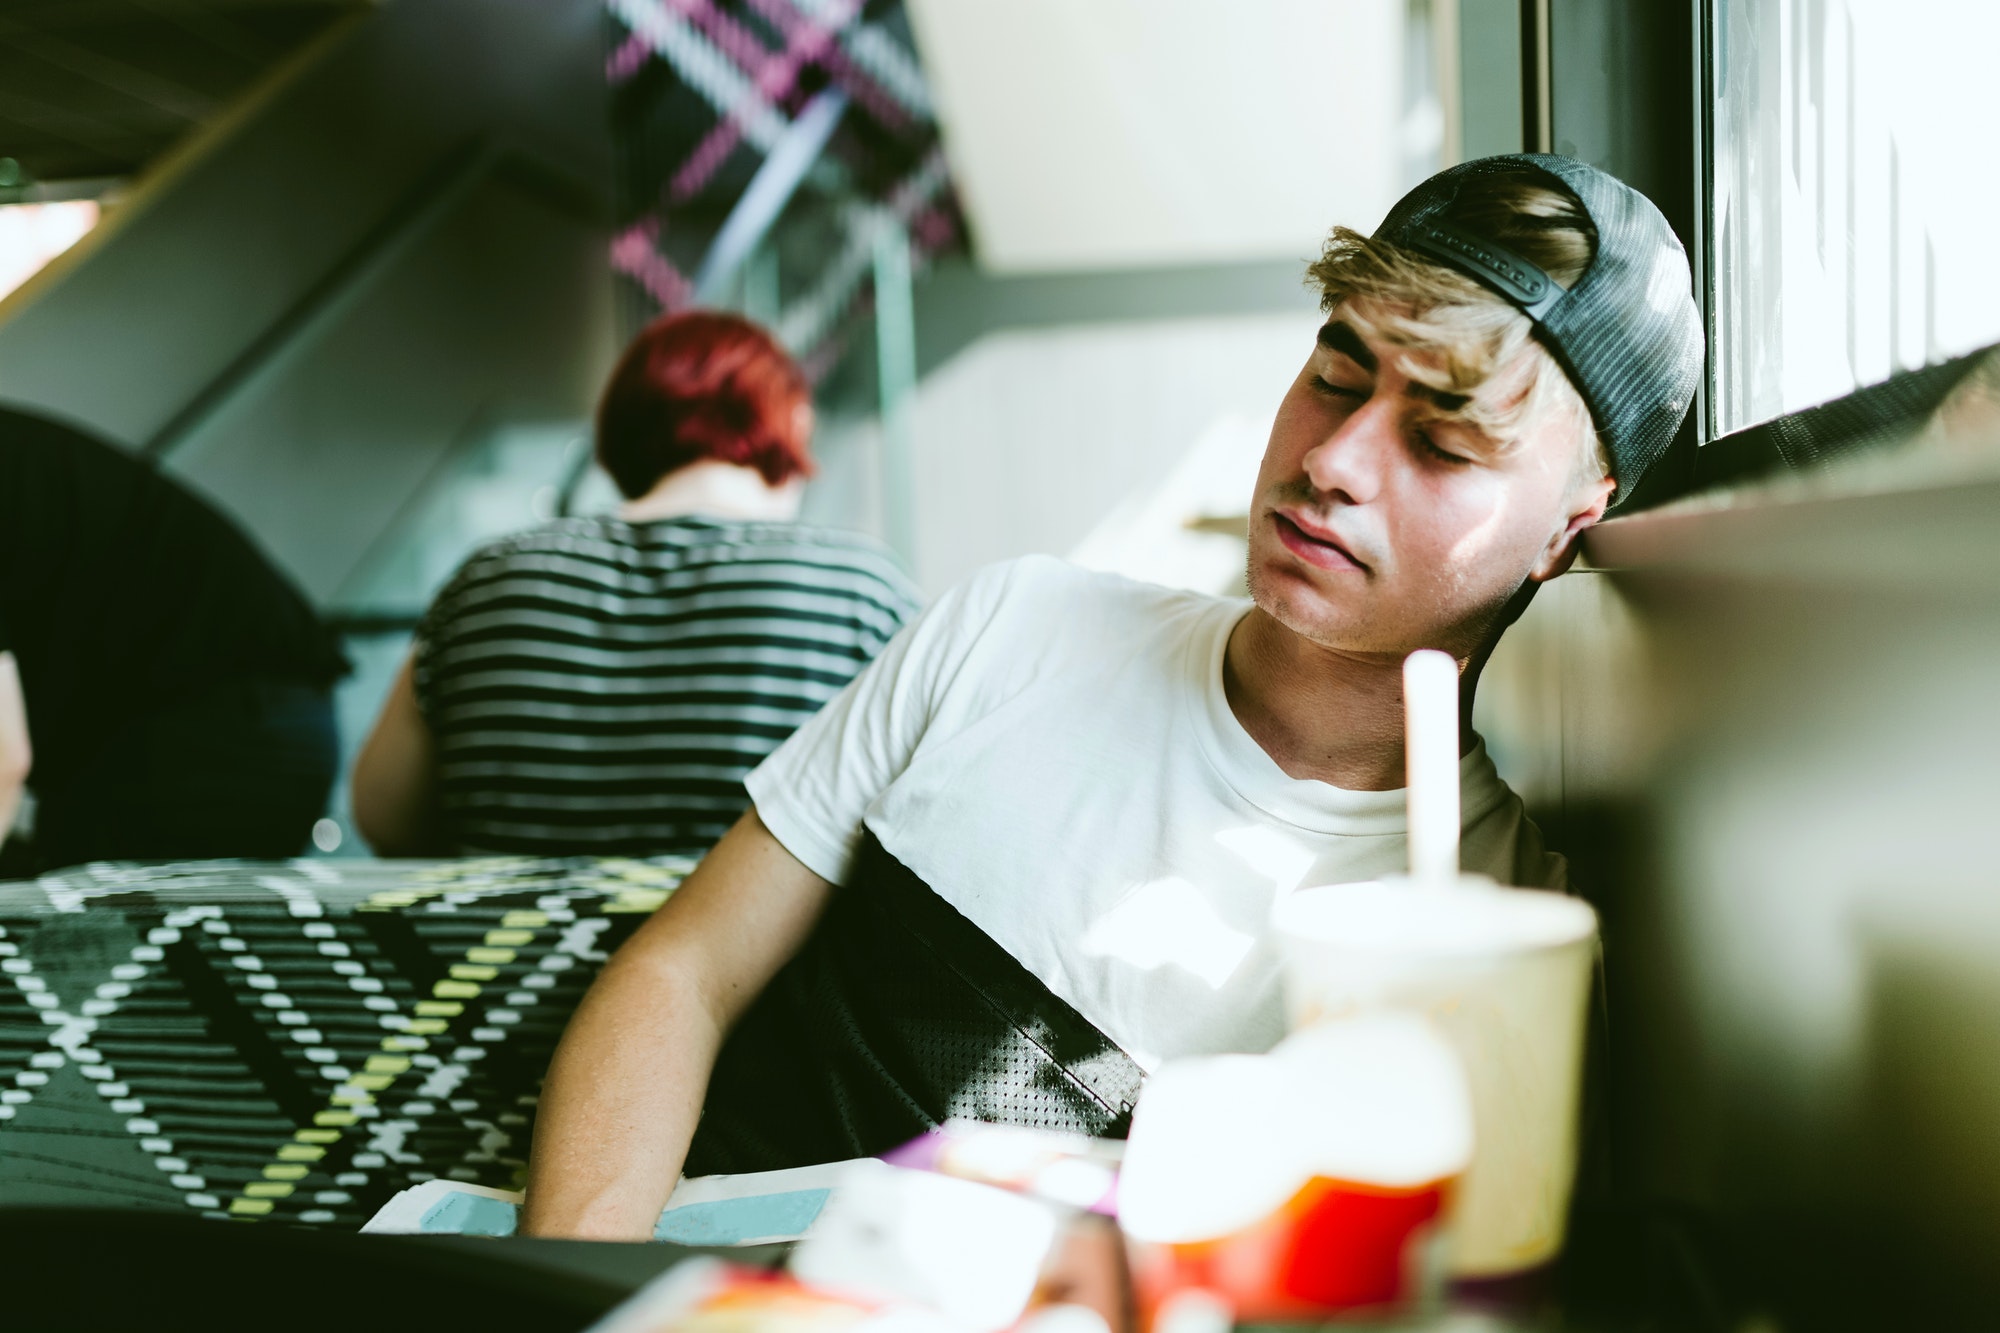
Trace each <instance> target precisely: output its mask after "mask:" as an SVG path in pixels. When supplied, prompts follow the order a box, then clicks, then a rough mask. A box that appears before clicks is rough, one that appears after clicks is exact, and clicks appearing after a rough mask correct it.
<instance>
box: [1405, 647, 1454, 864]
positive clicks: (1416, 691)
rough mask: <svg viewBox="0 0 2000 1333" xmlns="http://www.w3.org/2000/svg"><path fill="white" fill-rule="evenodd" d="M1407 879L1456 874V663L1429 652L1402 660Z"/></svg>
mask: <svg viewBox="0 0 2000 1333" xmlns="http://www.w3.org/2000/svg"><path fill="white" fill-rule="evenodd" d="M1403 752H1404V762H1405V763H1406V764H1408V766H1409V767H1408V773H1409V776H1408V787H1409V817H1410V877H1411V878H1412V879H1418V880H1427V881H1430V882H1432V883H1443V882H1445V881H1447V880H1451V879H1455V878H1457V876H1458V663H1456V662H1454V661H1452V660H1451V658H1450V656H1449V655H1447V654H1445V653H1441V652H1438V651H1437V650H1436V649H1433V648H1423V649H1419V650H1418V651H1417V652H1414V653H1411V654H1410V655H1409V656H1408V657H1406V658H1404V659H1403Z"/></svg>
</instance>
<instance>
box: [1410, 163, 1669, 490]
mask: <svg viewBox="0 0 2000 1333" xmlns="http://www.w3.org/2000/svg"><path fill="white" fill-rule="evenodd" d="M1524 168H1526V169H1528V170H1529V171H1531V172H1539V173H1541V174H1543V175H1547V176H1553V177H1554V178H1555V179H1556V181H1557V182H1558V183H1560V184H1561V185H1562V186H1563V187H1565V188H1566V189H1567V190H1568V191H1569V192H1570V193H1571V194H1573V195H1575V196H1576V198H1577V199H1578V200H1579V201H1580V202H1581V203H1582V204H1583V211H1584V212H1585V213H1586V214H1587V215H1588V216H1589V218H1590V221H1591V224H1592V225H1593V226H1595V227H1596V228H1597V253H1596V255H1595V257H1593V258H1592V260H1591V261H1590V267H1589V268H1587V269H1585V270H1584V273H1583V276H1582V277H1581V278H1579V279H1577V281H1576V283H1575V284H1574V285H1573V286H1571V287H1570V288H1569V290H1567V291H1565V290H1563V288H1562V287H1561V286H1560V285H1559V284H1558V283H1557V282H1556V281H1555V280H1554V279H1552V278H1550V277H1549V275H1548V274H1546V273H1544V272H1543V271H1542V270H1541V269H1540V268H1538V267H1536V266H1535V265H1534V264H1531V263H1529V262H1528V261H1527V260H1526V259H1523V258H1522V257H1521V256H1520V255H1518V254H1515V253H1514V252H1513V251H1512V250H1509V249H1508V248H1506V247H1505V246H1503V245H1500V244H1498V243H1497V242H1495V241H1493V240H1491V239H1490V238H1487V237H1484V236H1480V235H1478V234H1476V233H1475V232H1473V231H1472V230H1470V229H1468V228H1467V227H1465V226H1463V225H1461V224H1460V223H1458V222H1456V221H1454V220H1452V218H1451V216H1450V215H1451V212H1452V207H1451V206H1452V202H1453V201H1454V200H1455V199H1457V198H1458V192H1459V188H1460V186H1462V185H1463V184H1464V183H1465V182H1466V181H1467V180H1468V179H1470V178H1472V177H1474V176H1477V175H1482V174H1492V173H1507V174H1515V175H1519V174H1521V173H1522V171H1523V169H1524ZM1375 239H1376V240H1378V241H1386V242H1388V243H1389V244H1391V245H1397V246H1401V247H1403V248H1404V249H1407V250H1414V251H1416V252H1418V253H1419V254H1422V255H1423V256H1424V257H1425V258H1427V259H1431V260H1434V261H1436V262H1438V263H1441V264H1444V265H1446V266H1447V267H1450V268H1454V269H1457V270H1458V271H1459V272H1461V273H1463V274H1465V275H1466V276H1467V277H1469V278H1472V279H1473V280H1475V281H1476V282H1479V283H1480V284H1482V285H1483V286H1485V287H1487V288H1488V289H1490V290H1491V291H1493V292H1495V293H1497V294H1498V295H1500V296H1501V297H1503V298H1505V299H1506V300H1507V301H1509V302H1511V303H1512V304H1513V305H1514V306H1516V307H1517V308H1518V309H1519V310H1520V311H1521V313H1523V314H1525V315H1526V316H1527V317H1528V318H1529V319H1531V320H1533V321H1534V325H1535V331H1536V333H1537V334H1538V335H1539V336H1540V338H1541V341H1542V344H1543V345H1544V346H1546V347H1547V348H1548V349H1549V351H1550V352H1551V353H1552V354H1553V355H1554V356H1555V358H1556V361H1557V362H1558V363H1559V364H1560V365H1561V366H1562V368H1563V369H1564V371H1566V372H1567V373H1568V375H1569V378H1570V382H1571V383H1572V384H1574V385H1575V386H1576V388H1577V392H1578V393H1580V394H1581V395H1582V396H1583V401H1584V403H1585V405H1586V406H1588V407H1589V408H1590V416H1591V420H1592V422H1593V423H1594V424H1595V425H1596V427H1597V432H1598V436H1599V438H1600V439H1602V440H1603V441H1604V445H1605V448H1606V449H1607V450H1608V451H1609V453H1610V455H1611V466H1612V476H1613V477H1614V478H1615V480H1616V481H1617V483H1618V489H1617V491H1616V492H1615V493H1614V494H1613V495H1612V503H1614V504H1616V503H1618V502H1619V501H1621V500H1623V499H1625V497H1626V496H1628V495H1630V494H1631V493H1632V487H1633V486H1634V485H1636V484H1637V483H1638V481H1639V478H1640V477H1641V476H1643V475H1644V474H1645V471H1646V469H1647V468H1649V467H1651V466H1652V465H1653V463H1654V461H1655V460H1656V459H1658V458H1659V456H1660V455H1661V454H1662V453H1664V452H1665V451H1666V447H1667V444H1668V442H1669V441H1670V440H1672V439H1673V437H1674V432H1675V431H1676V430H1679V429H1680V424H1681V419H1682V418H1683V417H1685V416H1686V415H1687V409H1688V404H1689V403H1690V402H1692V401H1693V399H1694V391H1695V385H1696V383H1697V382H1698V381H1699V379H1700V377H1701V366H1702V334H1701V317H1700V315H1699V314H1698V313H1697V312H1696V310H1695V304H1694V296H1693V294H1692V286H1693V284H1692V282H1691V280H1690V277H1689V270H1688V261H1687V252H1686V251H1684V250H1682V249H1681V243H1680V241H1679V240H1678V239H1677V238H1676V237H1675V236H1674V233H1673V229H1672V228H1671V227H1669V226H1668V225H1667V220H1666V218H1664V217H1662V216H1661V215H1660V210H1659V209H1657V208H1655V207H1653V202H1652V200H1650V199H1648V198H1646V196H1645V195H1643V194H1640V193H1639V192H1638V191H1637V190H1635V189H1633V188H1632V187H1631V186H1629V185H1627V184H1625V182H1623V181H1621V180H1619V179H1618V178H1617V177H1616V176H1612V175H1610V174H1609V173H1607V172H1603V171H1599V170H1598V169H1597V168H1596V167H1593V166H1590V165H1588V164H1586V163H1583V162H1578V161H1577V160H1576V159H1574V158H1568V157H1554V156H1551V155H1549V154H1546V153H1509V154H1506V155H1505V156H1501V157H1484V158H1480V159H1478V160H1477V161H1473V162H1464V163H1461V164H1460V165H1458V166H1455V167H1451V168H1449V169H1447V170H1445V171H1441V172H1439V173H1438V174H1437V175H1435V176H1433V177H1431V178H1430V179H1429V180H1427V181H1425V182H1424V183H1423V184H1422V185H1419V186H1418V187H1417V188H1416V189H1414V190H1412V191H1410V192H1409V193H1408V194H1407V195H1404V196H1403V198H1402V200H1401V202H1399V203H1398V204H1397V205H1396V206H1395V207H1394V208H1392V209H1390V210H1389V216H1388V217H1386V218H1384V219H1383V220H1382V225H1381V226H1380V227H1378V228H1376V229H1375Z"/></svg>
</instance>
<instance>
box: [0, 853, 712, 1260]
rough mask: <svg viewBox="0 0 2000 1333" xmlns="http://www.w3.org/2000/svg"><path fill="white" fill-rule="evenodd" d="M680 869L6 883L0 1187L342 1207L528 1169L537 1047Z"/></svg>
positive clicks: (354, 870)
mask: <svg viewBox="0 0 2000 1333" xmlns="http://www.w3.org/2000/svg"><path fill="white" fill-rule="evenodd" d="M687 869H688V863H686V862H679V861H664V860H662V861H632V860H560V861H557V860H527V859H514V858H508V859H490V860H475V861H451V862H435V863H431V862H415V861H386V862H378V861H295V862H278V863H259V862H203V863H191V864H182V865H150V866H133V865H94V866H86V867H82V868H79V869H76V870H71V871H65V872H63V873H61V874H57V875H51V876H48V877H45V878H43V879H41V880H38V881H33V882H23V883H15V884H0V1205H5V1204H28V1203H39V1204H77V1205H98V1206H107V1205H108V1206H132V1207H147V1208H164V1209H176V1210H183V1211H193V1212H197V1213H203V1214H210V1215H217V1216H229V1217H237V1218H260V1219H270V1220H283V1221H289V1222H306V1223H318V1224H323V1225H330V1226H338V1227H350V1228H351V1227H357V1226H359V1225H360V1224H361V1223H362V1222H363V1221H365V1220H366V1219H367V1218H368V1217H369V1215H370V1214H372V1213H373V1212H374V1211H375V1209H376V1208H377V1207H378V1206H380V1205H381V1204H382V1203H383V1202H384V1201H385V1200H387V1199H388V1198H389V1196H391V1195H392V1194H394V1193H396V1192H397V1191H398V1190H401V1189H404V1188H406V1187H407V1186H409V1185H411V1184H414V1183H416V1182H417V1181H420V1180H425V1179H429V1178H431V1177H435V1176H443V1177H448V1178H452V1179H458V1180H467V1181H472V1182H475V1183H478V1184H482V1185H493V1186H499V1187H518V1185H519V1176H520V1172H521V1168H522V1164H523V1162H524V1161H525V1159H526V1157H527V1148H528V1140H527V1131H528V1125H529V1122H530V1118H531V1115H532V1110H533V1105H534V1099H535V1095H536V1091H537V1088H538V1087H539V1085H540V1081H541V1076H542V1073H543V1071H544V1070H545V1069H546V1068H547V1066H548V1060H549V1055H550V1053H551V1051H552V1050H553V1049H554V1047H555V1043H556V1040H557V1038H558V1037H559V1036H560V1035H561V1033H562V1028H563V1024H564V1023H565V1021H567V1019H568V1017H569V1013H570V1011H571V1010H572V1009H573V1008H574V1007H575V1005H576V1002H577V1000H578V999H579V998H580V997H581V996H582V994H583V990H584V988H585V987H586V986H587V985H588V984H589V982H590V979H591V978H592V977H593V976H594V975H595V974H596V971H597V968H598V966H599V965H600V964H601V963H602V962H603V960H604V958H605V957H606V956H607V955H608V953H609V952H610V951H611V950H612V949H615V948H616V947H617V946H618V944H619V943H620V942H621V941H622V940H623V939H624V938H625V937H626V936H627V935H629V934H630V933H631V931H632V929H633V928H634V927H635V926H636V925H637V924H638V922H639V921H640V920H642V919H643V918H644V915H645V914H646V913H649V912H651V911H652V910H653V909H654V908H655V907H657V906H658V905H659V904H660V903H661V902H662V901H663V900H664V899H665V897H666V895H667V894H668V893H669V892H670V891H671V890H672V889H673V888H674V886H675V885H677V884H678V883H679V882H680V877H681V875H683V874H684V873H685V872H686V870H687Z"/></svg>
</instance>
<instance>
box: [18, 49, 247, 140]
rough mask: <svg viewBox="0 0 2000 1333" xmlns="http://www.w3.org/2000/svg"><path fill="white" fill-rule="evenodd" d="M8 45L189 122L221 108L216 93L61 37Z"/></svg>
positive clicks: (54, 66)
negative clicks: (196, 88)
mask: <svg viewBox="0 0 2000 1333" xmlns="http://www.w3.org/2000/svg"><path fill="white" fill-rule="evenodd" d="M7 45H8V47H9V48H11V49H12V50H14V51H16V52H18V53H20V54H23V55H26V56H28V57H30V58H32V59H35V60H39V61H41V62H42V63H43V64H45V65H49V66H51V67H53V68H55V69H59V70H62V71H64V72H65V73H68V74H73V75H75V76H76V77H77V78H79V79H82V80H84V81H85V82H88V83H92V84H95V85H96V86H97V87H99V88H102V89H105V90H106V91H108V92H112V93H115V94H117V95H118V96H120V97H126V98H130V99H131V100H132V101H134V102H138V103H140V104H142V105H144V106H148V107H151V108H152V109H153V110H155V111H159V112H163V113H165V114H166V115H168V116H171V117H173V118H174V119H176V120H180V121H184V122H186V123H188V124H195V123H197V122H200V121H203V120H206V119H207V118H208V117H210V116H212V115H214V114H215V113H216V111H217V110H219V109H220V107H219V105H218V104H217V102H216V101H215V99H214V98H212V97H208V96H206V95H204V94H202V93H198V92H196V91H195V90H194V89H192V88H188V87H185V86H183V85H182V84H179V83H176V82H175V81H173V80H172V79H167V78H162V77H161V76H159V75H157V74H153V73H150V72H148V71H146V70H143V69H140V68H138V67H137V66H134V65H131V64H128V63H126V62H125V61H122V60H117V59H114V58H112V57H110V56H106V55H101V54H99V53H97V52H95V51H91V50H87V49H85V48H84V47H81V46H78V45H77V44H76V43H74V42H70V41H66V40H64V39H63V38H60V37H52V36H49V35H48V34H46V33H29V34H25V35H22V36H18V37H14V38H12V39H10V40H8V42H7Z"/></svg>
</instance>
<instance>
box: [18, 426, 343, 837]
mask: <svg viewBox="0 0 2000 1333" xmlns="http://www.w3.org/2000/svg"><path fill="white" fill-rule="evenodd" d="M0 653H7V654H11V656H12V657H13V659H14V661H15V663H16V664H17V666H18V668H19V676H20V692H21V695H22V701H23V704H24V715H23V716H24V720H25V730H26V734H27V743H28V748H29V750H30V751H31V757H30V758H29V759H28V761H27V762H26V763H25V764H21V763H19V762H15V763H10V764H9V765H8V768H7V769H6V770H0V782H5V781H7V780H8V779H9V778H11V779H12V780H13V781H14V782H16V783H18V782H19V781H20V780H21V778H22V777H23V776H24V777H25V781H26V785H27V787H28V789H29V790H31V791H32V792H33V793H34V796H35V827H34V834H33V839H32V853H31V854H30V853H27V852H25V851H22V850H17V851H15V852H14V853H13V854H12V855H10V856H9V857H8V860H7V863H8V864H9V865H10V866H11V867H12V868H13V869H15V870H16V871H17V872H22V871H27V870H30V869H32V868H33V867H35V866H40V867H53V866H60V865H72V864H76V863H78V862H83V861H92V860H104V859H114V858H116V859H127V860H140V859H167V858H187V857H226V856H252V857H278V856H288V855H293V854H296V853H298V852H300V851H302V850H304V848H305V846H306V840H307V837H308V835H309V834H310V832H311V829H312V825H313V821H314V820H316V819H317V818H318V817H319V816H320V814H321V813H322V811H323V810H324V809H325V806H326V797H327V792H328V789H329V788H330V787H331V785H332V782H333V776H334V767H335V763H336V743H335V737H334V722H333V705H332V700H331V695H330V689H331V686H332V684H333V682H334V680H336V679H337V678H338V677H339V676H340V675H342V674H343V673H344V672H345V670H346V663H345V661H344V659H343V658H342V656H341V654H340V651H339V649H338V647H337V646H336V645H335V643H334V641H333V638H332V636H331V635H330V634H329V633H328V632H327V631H326V629H325V628H324V627H323V626H322V625H321V624H320V622H319V619H318V617H317V616H316V615H315V614H314V612H313V610H312V608H311V607H310V606H309V605H307V603H306V601H305V599H304V598H303V597H302V596H300V594H299V593H298V591H297V590H296V589H295V588H294V587H293V586H292V584H291V582H290V581H289V580H288V579H287V578H286V577H285V575H283V574H282V573H280V572H279V571H278V570H277V569H276V568H275V567H274V566H273V565H272V564H271V563H270V562H269V560H267V559H266V558H265V556H264V555H263V553H262V552H261V551H259V550H258V549H257V548H256V546H255V545H253V544H252V543H251V541H250V540H249V539H248V538H247V537H246V536H244V535H243V533H242V532H241V531H240V530H239V529H238V528H237V527H236V525H235V524H234V523H232V522H231V521H230V520H229V519H227V518H225V517H223V515H222V514H220V513H219V512H217V511H216V510H214V509H212V508H210V507H209V506H208V505H207V504H206V503H204V502H203V501H202V500H200V499H198V498H196V497H195V496H194V495H193V494H192V493H190V492H189V491H187V490H185V489H183V488H182V487H181V486H180V485H179V484H177V483H176V482H174V481H173V480H171V479H170V478H168V477H167V476H165V475H164V474H162V473H161V472H160V471H159V470H158V469H157V468H155V467H153V466H152V465H151V464H149V463H147V462H144V461H142V460H141V459H139V458H137V457H134V456H132V455H130V454H127V453H125V452H124V451H123V450H120V449H117V448H114V447H113V446H111V445H109V444H106V443H103V442H102V441H100V440H97V439H94V438H92V437H90V436H88V435H86V434H84V433H82V432H81V431H79V430H76V429H74V428H72V427H69V426H65V425H62V424H59V423H57V422H55V421H51V420H48V419H46V418H42V417H38V416H31V415H28V414H26V413H23V412H18V411H12V410H8V409H5V408H0ZM0 730H11V728H4V729H0ZM11 758H13V759H16V760H18V759H19V758H20V757H19V756H12V757H11ZM9 770H11V771H9ZM4 833H5V830H0V834H4Z"/></svg>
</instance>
